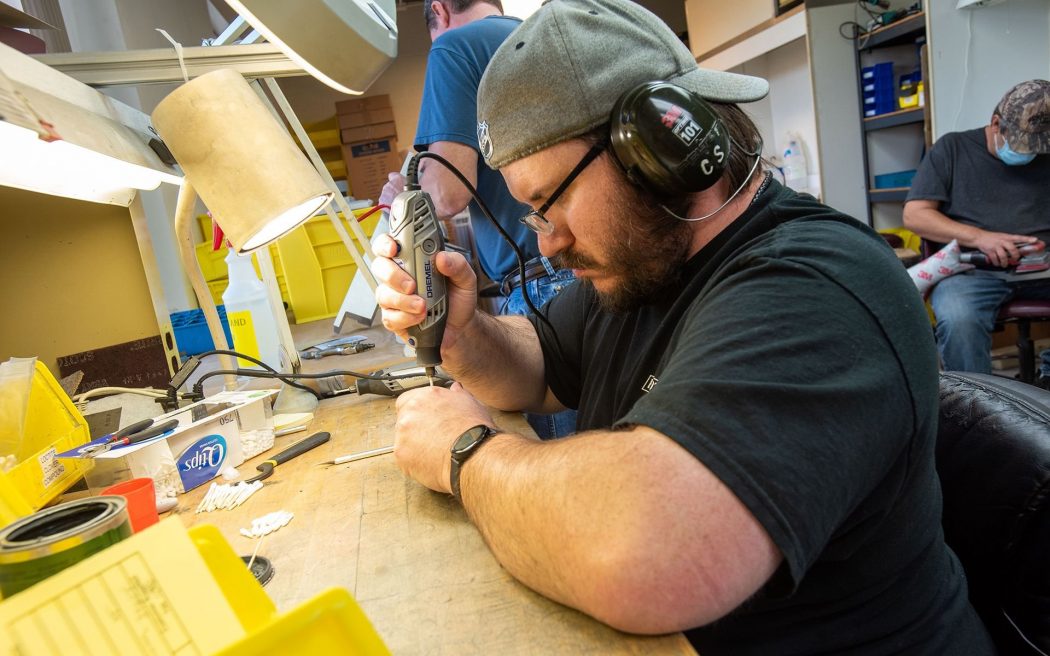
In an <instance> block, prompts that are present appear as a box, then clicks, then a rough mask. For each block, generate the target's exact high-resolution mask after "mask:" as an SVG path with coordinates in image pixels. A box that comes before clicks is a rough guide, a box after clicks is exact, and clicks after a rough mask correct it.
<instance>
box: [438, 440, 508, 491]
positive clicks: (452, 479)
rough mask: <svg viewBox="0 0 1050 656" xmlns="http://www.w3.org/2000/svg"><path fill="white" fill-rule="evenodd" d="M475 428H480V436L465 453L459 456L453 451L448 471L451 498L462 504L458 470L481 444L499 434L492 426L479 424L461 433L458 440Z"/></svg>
mask: <svg viewBox="0 0 1050 656" xmlns="http://www.w3.org/2000/svg"><path fill="white" fill-rule="evenodd" d="M477 428H481V429H482V431H481V434H480V435H478V437H477V438H476V439H475V440H474V442H473V444H471V446H470V449H469V450H468V451H466V452H463V453H459V454H457V453H456V452H455V451H453V452H452V454H451V458H452V468H451V470H450V471H449V487H450V488H451V489H452V496H454V497H456V499H457V500H459V501H460V503H462V502H463V499H462V497H461V496H460V493H459V473H460V468H462V466H463V464H464V463H466V462H467V460H469V459H470V457H471V456H473V455H474V454H475V453H476V452H477V450H478V449H479V448H480V447H481V445H482V444H484V443H485V441H486V440H488V439H489V438H490V437H492V436H493V435H496V434H497V433H498V432H499V431H497V430H496V429H495V428H493V427H492V426H488V425H485V424H479V425H477V426H472V427H470V428H468V429H467V430H465V431H463V433H462V434H461V435H460V438H462V437H463V435H466V434H467V433H469V432H470V431H472V430H475V429H477ZM456 442H459V438H457V439H456Z"/></svg>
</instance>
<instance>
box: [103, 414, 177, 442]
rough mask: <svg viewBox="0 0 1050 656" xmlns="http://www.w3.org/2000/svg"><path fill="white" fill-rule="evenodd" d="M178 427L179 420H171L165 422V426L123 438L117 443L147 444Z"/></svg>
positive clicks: (159, 425) (160, 425)
mask: <svg viewBox="0 0 1050 656" xmlns="http://www.w3.org/2000/svg"><path fill="white" fill-rule="evenodd" d="M178 427H179V420H178V419H171V420H168V421H166V422H164V423H163V424H157V425H156V426H154V427H153V428H148V429H146V430H144V431H142V432H141V433H134V434H132V435H129V436H127V437H124V438H121V439H119V440H117V442H118V443H120V444H138V443H139V442H145V441H146V440H148V439H151V438H154V437H157V436H158V435H163V434H164V433H167V432H168V431H170V430H174V429H176V428H178Z"/></svg>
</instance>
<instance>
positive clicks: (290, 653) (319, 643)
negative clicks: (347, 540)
mask: <svg viewBox="0 0 1050 656" xmlns="http://www.w3.org/2000/svg"><path fill="white" fill-rule="evenodd" d="M189 534H190V538H191V539H192V540H193V542H194V544H196V545H197V549H198V550H199V551H200V553H201V556H203V558H204V562H205V563H206V564H207V566H208V569H209V571H211V574H212V576H213V577H215V580H216V582H217V583H218V584H219V587H220V588H221V589H222V592H223V594H224V595H225V596H226V600H227V601H228V602H229V603H230V606H231V607H232V608H233V611H234V613H236V614H237V619H239V620H240V621H241V625H242V626H243V627H244V630H245V631H246V632H247V634H248V635H247V637H245V638H244V639H242V640H240V641H238V642H237V643H235V644H233V645H231V646H229V647H227V648H226V649H223V650H221V651H219V652H218V653H217V656H256V655H260V656H261V655H262V654H283V655H287V656H298V655H299V654H302V656H314V655H315V654H348V655H360V656H386V655H387V654H389V653H390V651H389V650H388V649H387V648H386V645H384V644H383V641H382V640H381V639H380V637H379V634H377V633H376V631H375V629H374V628H373V627H372V623H371V622H369V621H368V617H367V616H365V614H364V612H363V611H362V610H361V607H360V606H358V605H357V602H356V601H354V598H353V597H351V596H350V593H349V592H347V591H346V590H345V589H343V588H329V589H328V590H325V591H324V592H322V593H320V594H319V595H317V596H316V597H314V598H312V599H310V600H308V601H306V602H305V603H303V604H301V605H299V606H298V607H296V608H293V609H292V610H291V611H289V612H287V613H284V614H281V615H278V614H277V608H276V607H275V606H274V604H273V601H271V600H270V598H269V597H268V596H267V595H266V593H265V592H264V591H263V589H262V586H260V585H259V584H258V582H256V580H255V578H254V577H253V576H252V575H251V573H250V572H249V571H248V568H246V567H245V566H244V561H242V560H241V559H240V558H239V557H238V556H237V554H235V553H234V552H233V549H232V548H230V545H229V543H227V542H226V540H225V539H224V538H223V537H222V534H221V533H220V532H219V529H217V528H215V527H214V526H208V525H203V526H195V527H193V528H191V529H189Z"/></svg>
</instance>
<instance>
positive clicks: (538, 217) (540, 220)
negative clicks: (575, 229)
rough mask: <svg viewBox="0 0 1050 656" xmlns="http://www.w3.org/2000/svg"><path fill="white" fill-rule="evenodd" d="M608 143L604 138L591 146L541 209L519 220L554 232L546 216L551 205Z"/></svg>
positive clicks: (542, 231) (543, 232)
mask: <svg viewBox="0 0 1050 656" xmlns="http://www.w3.org/2000/svg"><path fill="white" fill-rule="evenodd" d="M608 145H609V142H608V141H607V140H603V141H602V142H600V143H596V144H594V145H593V146H591V149H590V150H588V151H587V154H586V155H584V156H583V159H581V160H580V163H579V164H577V165H576V167H575V168H574V169H573V170H572V171H570V172H569V175H568V176H567V177H566V178H565V179H564V180H562V183H561V184H560V185H558V188H557V189H555V190H554V193H553V194H551V195H550V196H549V197H548V198H547V202H545V203H544V204H543V205H540V209H538V210H532V211H531V212H529V213H528V214H526V215H525V216H523V217H521V218H520V219H519V221H521V222H522V223H524V224H525V225H527V226H528V227H529V228H530V229H531V230H532V231H533V232H536V233H539V234H541V235H550V234H553V233H554V224H553V223H551V222H550V221H548V220H547V217H546V216H545V214H546V212H547V210H549V209H550V208H551V205H554V203H555V202H556V201H557V200H558V197H559V196H561V195H562V194H563V193H564V192H565V190H566V189H568V188H569V185H571V184H572V182H573V180H575V179H576V178H577V176H579V175H580V173H582V172H583V170H584V169H585V168H587V165H588V164H590V163H591V162H593V161H594V160H595V158H596V157H598V155H601V154H602V151H603V150H605V147H606V146H608Z"/></svg>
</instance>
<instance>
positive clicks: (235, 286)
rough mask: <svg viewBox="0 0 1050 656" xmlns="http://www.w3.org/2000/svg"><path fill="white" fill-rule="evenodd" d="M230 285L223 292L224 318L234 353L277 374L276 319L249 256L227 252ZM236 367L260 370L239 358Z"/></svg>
mask: <svg viewBox="0 0 1050 656" xmlns="http://www.w3.org/2000/svg"><path fill="white" fill-rule="evenodd" d="M226 267H227V271H228V272H229V276H230V283H229V285H228V286H227V287H226V291H224V292H223V293H222V302H223V305H225V306H226V318H227V320H229V322H230V334H232V335H233V350H235V351H239V352H241V353H244V354H245V355H250V356H252V357H254V358H258V359H259V360H262V361H263V362H265V363H266V364H268V365H270V366H271V367H273V368H274V369H277V370H278V371H279V370H280V369H281V346H280V344H281V342H280V339H279V337H278V332H277V320H276V319H274V316H273V312H272V311H271V310H270V300H269V297H268V296H267V294H266V285H264V284H263V282H262V281H261V280H259V278H258V277H257V276H256V275H255V269H254V268H253V267H252V256H251V255H237V254H236V253H235V252H234V251H233V249H232V248H231V249H230V252H229V254H228V255H227V256H226ZM237 364H238V366H240V367H244V368H255V369H258V368H260V367H259V366H258V365H255V364H253V363H251V362H249V361H247V360H243V359H238V361H237Z"/></svg>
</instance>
